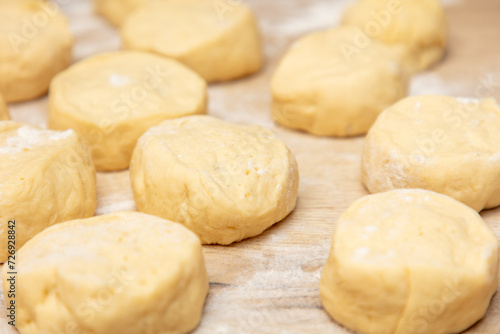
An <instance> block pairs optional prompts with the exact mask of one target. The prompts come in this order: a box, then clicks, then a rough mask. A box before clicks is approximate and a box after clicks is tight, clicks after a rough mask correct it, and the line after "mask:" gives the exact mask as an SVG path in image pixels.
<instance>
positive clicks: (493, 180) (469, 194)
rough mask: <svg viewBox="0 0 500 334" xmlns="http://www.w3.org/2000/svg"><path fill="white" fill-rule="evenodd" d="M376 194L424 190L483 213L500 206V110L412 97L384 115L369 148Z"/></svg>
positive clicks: (369, 181)
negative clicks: (399, 189) (457, 201)
mask: <svg viewBox="0 0 500 334" xmlns="http://www.w3.org/2000/svg"><path fill="white" fill-rule="evenodd" d="M362 178H363V183H364V184H365V185H366V187H367V188H368V190H369V191H370V192H372V193H378V192H383V191H388V190H392V189H398V188H422V189H427V190H432V191H435V192H438V193H442V194H445V195H448V196H451V197H453V198H455V199H457V200H459V201H460V202H462V203H465V204H467V205H468V206H470V207H472V208H473V209H475V210H477V211H481V210H482V209H489V208H494V207H497V206H498V205H500V107H499V106H498V105H497V104H496V102H495V101H494V100H493V99H487V100H483V101H479V100H474V99H464V98H454V97H445V96H416V97H409V98H407V99H405V100H402V101H401V102H399V103H397V104H395V105H394V106H392V107H391V108H389V109H387V110H386V111H384V112H383V113H382V115H380V117H379V119H378V120H377V122H376V123H375V125H374V126H373V128H372V129H371V130H370V132H369V133H368V136H367V138H366V141H365V146H364V149H363V162H362Z"/></svg>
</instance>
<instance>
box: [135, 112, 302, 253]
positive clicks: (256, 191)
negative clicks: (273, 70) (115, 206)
mask: <svg viewBox="0 0 500 334" xmlns="http://www.w3.org/2000/svg"><path fill="white" fill-rule="evenodd" d="M130 177H131V180H132V188H133V191H134V197H135V201H136V204H137V208H138V209H139V210H140V211H143V212H146V213H150V214H154V215H157V216H160V217H164V218H167V219H171V220H173V221H176V222H179V223H182V224H184V225H185V226H186V227H188V228H189V229H191V230H192V231H194V232H195V233H196V234H198V236H199V237H200V238H201V241H202V242H203V243H205V244H223V245H227V244H230V243H232V242H236V241H240V240H242V239H245V238H250V237H254V236H256V235H259V234H261V233H262V232H263V231H264V230H265V229H267V228H268V227H270V226H271V225H273V224H274V223H276V222H279V221H281V220H282V219H283V218H285V217H286V216H287V215H288V214H289V213H290V212H291V211H292V210H293V209H294V207H295V203H296V199H297V190H298V184H299V172H298V167H297V162H296V160H295V157H294V156H293V154H292V153H291V152H290V150H289V149H288V148H287V147H286V145H285V144H284V143H283V142H282V141H281V140H280V139H278V138H277V137H276V136H275V135H274V134H273V133H272V132H271V131H269V130H267V129H264V128H262V127H260V126H240V125H234V124H231V123H227V122H224V121H221V120H218V119H216V118H213V117H210V116H192V117H185V118H181V119H176V120H171V121H165V122H163V123H161V124H160V125H158V126H155V127H153V128H151V129H149V130H148V131H147V132H146V133H145V134H144V136H142V137H141V138H140V139H139V141H138V143H137V147H136V149H135V151H134V155H133V157H132V162H131V165H130Z"/></svg>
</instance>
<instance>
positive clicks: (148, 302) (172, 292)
mask: <svg viewBox="0 0 500 334" xmlns="http://www.w3.org/2000/svg"><path fill="white" fill-rule="evenodd" d="M18 255H19V256H18V261H17V263H16V266H17V272H18V275H17V287H16V297H17V299H16V305H17V318H16V325H17V328H18V329H19V330H20V332H21V333H23V334H41V333H79V334H118V333H119V334H137V333H164V334H174V333H176V334H177V333H188V332H190V331H191V330H193V329H194V328H195V327H196V326H197V325H198V323H199V321H200V318H201V312H202V309H203V304H204V302H205V298H206V295H207V292H208V278H207V272H206V269H205V264H204V260H203V255H202V250H201V244H200V241H199V239H198V238H197V237H196V235H194V234H193V233H191V232H190V231H188V230H187V229H186V228H184V227H183V226H181V225H179V224H176V223H173V222H169V221H166V220H163V219H160V218H157V217H153V216H149V215H145V214H141V213H132V212H129V213H126V212H123V213H115V214H110V215H106V216H99V217H94V218H90V219H84V220H74V221H70V222H66V223H63V224H58V225H56V226H53V227H51V228H49V229H47V230H45V231H44V232H42V233H40V234H39V235H37V236H36V237H35V238H33V239H32V240H31V241H30V242H28V243H27V244H26V245H25V247H23V248H22V249H21V250H20V251H19V252H18ZM8 271H9V270H8V269H7V268H5V269H4V272H3V278H4V279H3V282H4V283H3V286H4V294H5V295H6V296H7V295H8V290H9V289H8V288H9V286H10V284H8V283H7V282H6V278H8V277H9V276H10V275H9V274H8V273H7V272H8ZM7 303H9V300H8V301H7ZM7 305H8V304H7Z"/></svg>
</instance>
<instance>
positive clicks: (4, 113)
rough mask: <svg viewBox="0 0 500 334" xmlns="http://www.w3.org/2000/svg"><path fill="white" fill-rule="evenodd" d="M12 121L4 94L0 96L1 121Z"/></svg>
mask: <svg viewBox="0 0 500 334" xmlns="http://www.w3.org/2000/svg"><path fill="white" fill-rule="evenodd" d="M8 119H10V117H9V111H8V110H7V104H6V103H5V101H4V99H3V97H2V94H0V121H5V120H8Z"/></svg>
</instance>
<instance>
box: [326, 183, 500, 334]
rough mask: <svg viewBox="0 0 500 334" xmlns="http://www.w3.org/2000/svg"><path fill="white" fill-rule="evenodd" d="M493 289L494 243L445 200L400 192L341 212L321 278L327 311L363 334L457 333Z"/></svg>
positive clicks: (477, 315) (463, 210)
mask: <svg viewBox="0 0 500 334" xmlns="http://www.w3.org/2000/svg"><path fill="white" fill-rule="evenodd" d="M497 284H498V241H497V237H496V235H495V234H494V233H493V231H492V230H491V229H490V228H489V227H488V226H487V225H486V223H485V222H484V221H483V220H482V218H481V216H479V214H478V213H477V212H475V211H474V210H472V209H471V208H469V207H467V206H466V205H464V204H462V203H460V202H458V201H456V200H454V199H452V198H451V197H448V196H445V195H441V194H437V193H434V192H430V191H426V190H420V189H399V190H393V191H390V192H386V193H382V194H377V195H370V196H366V197H363V198H361V199H360V200H358V201H356V202H355V203H354V204H353V205H351V206H350V207H349V208H348V209H347V211H345V212H344V213H343V214H342V215H341V217H340V219H339V221H338V223H337V225H336V230H335V233H334V236H333V245H332V249H331V252H330V256H329V258H328V261H327V263H326V266H325V268H324V269H323V273H322V276H321V284H320V293H321V299H322V302H323V305H324V307H325V309H326V311H327V312H328V313H329V314H330V315H331V316H332V317H333V318H334V319H335V320H336V321H338V322H339V323H341V324H343V325H344V326H346V327H348V328H350V329H352V330H354V331H356V332H359V333H362V334H388V333H390V334H392V333H394V334H451V333H460V332H462V331H464V330H465V329H467V328H468V327H470V326H472V325H473V324H474V323H475V322H477V321H478V320H479V319H481V318H482V317H483V316H484V314H485V313H486V310H487V308H488V306H489V303H490V300H491V297H492V296H493V294H494V293H495V290H496V288H497Z"/></svg>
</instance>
